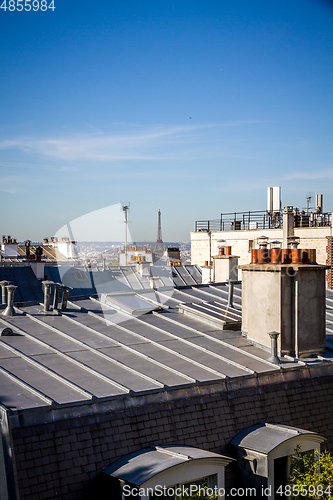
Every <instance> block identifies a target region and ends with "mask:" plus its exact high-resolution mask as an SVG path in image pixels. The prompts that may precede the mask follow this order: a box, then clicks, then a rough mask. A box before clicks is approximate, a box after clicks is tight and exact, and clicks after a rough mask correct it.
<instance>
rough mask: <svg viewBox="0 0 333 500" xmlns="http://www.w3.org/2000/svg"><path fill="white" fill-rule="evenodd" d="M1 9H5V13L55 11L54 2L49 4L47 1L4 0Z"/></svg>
mask: <svg viewBox="0 0 333 500" xmlns="http://www.w3.org/2000/svg"><path fill="white" fill-rule="evenodd" d="M0 1H1V0H0ZM0 9H3V10H4V11H5V12H6V10H9V11H14V10H18V11H19V12H20V11H22V10H26V11H29V10H34V11H35V12H36V11H37V10H41V11H43V12H45V11H46V10H48V9H51V10H53V12H54V9H55V5H54V0H52V1H51V2H50V3H48V2H47V0H41V1H39V0H3V2H2V4H1V5H0Z"/></svg>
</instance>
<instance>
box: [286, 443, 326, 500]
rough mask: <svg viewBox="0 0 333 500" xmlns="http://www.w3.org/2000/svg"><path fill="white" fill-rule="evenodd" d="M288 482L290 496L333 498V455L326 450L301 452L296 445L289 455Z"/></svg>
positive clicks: (319, 498) (316, 498) (310, 498)
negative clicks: (293, 453)
mask: <svg viewBox="0 0 333 500" xmlns="http://www.w3.org/2000/svg"><path fill="white" fill-rule="evenodd" d="M288 482H289V485H290V487H291V495H290V498H297V499H298V500H300V499H302V498H303V499H309V500H322V499H327V500H333V457H332V456H331V455H330V453H329V452H328V451H323V452H322V453H319V452H313V451H310V452H309V451H307V452H302V450H301V448H300V446H298V447H297V448H296V450H295V455H293V456H292V457H291V463H290V474H289V481H288Z"/></svg>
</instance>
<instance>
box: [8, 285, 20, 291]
mask: <svg viewBox="0 0 333 500" xmlns="http://www.w3.org/2000/svg"><path fill="white" fill-rule="evenodd" d="M6 288H7V289H8V290H16V288H18V286H16V285H6Z"/></svg>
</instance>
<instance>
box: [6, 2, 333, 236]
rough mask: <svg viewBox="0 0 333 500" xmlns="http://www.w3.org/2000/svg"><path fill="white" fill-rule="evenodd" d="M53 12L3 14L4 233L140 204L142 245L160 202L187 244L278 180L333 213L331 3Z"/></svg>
mask: <svg viewBox="0 0 333 500" xmlns="http://www.w3.org/2000/svg"><path fill="white" fill-rule="evenodd" d="M1 1H3V0H1ZM48 3H50V2H49V0H48ZM54 3H55V7H56V8H55V10H54V11H52V10H50V9H49V10H48V11H47V12H41V11H40V10H39V11H36V12H33V11H30V12H24V11H23V12H18V11H16V10H15V11H13V12H9V10H7V11H4V10H3V9H0V38H1V51H0V83H1V94H0V171H1V183H0V195H1V229H2V234H7V233H8V234H11V235H12V236H13V237H17V238H18V239H21V240H22V239H26V238H29V239H32V240H40V239H42V238H43V237H46V236H52V235H53V234H55V233H56V232H57V231H58V230H59V228H61V227H62V226H63V225H65V224H66V223H68V222H69V221H71V220H73V219H76V218H78V217H81V216H83V215H84V214H86V213H88V212H92V211H98V210H100V209H102V208H103V207H107V206H111V205H114V204H116V203H119V202H121V201H130V203H131V213H130V216H129V218H130V220H131V221H132V222H131V224H130V231H131V235H132V238H133V239H134V240H143V239H145V240H154V239H156V232H157V211H158V209H159V208H161V212H162V234H163V238H164V239H165V240H174V241H176V240H179V241H189V233H190V231H192V230H193V228H194V221H195V220H203V219H214V218H218V217H219V214H220V213H221V212H229V211H235V210H238V211H241V210H262V209H265V208H266V188H267V186H276V185H278V186H281V188H282V203H283V205H294V206H298V207H304V205H305V196H306V194H307V193H308V192H312V193H313V194H316V193H322V194H324V210H327V211H331V210H333V190H332V187H333V168H332V167H333V159H332V158H333V157H332V153H333V139H332V131H333V126H332V125H333V91H332V89H333V55H332V54H333V50H332V49H333V6H332V3H331V2H328V1H324V0H294V1H292V0H278V1H277V0H270V1H267V0H265V1H264V0H262V1H255V0H254V1H249V0H244V1H241V0H216V1H215V0H210V1H206V2H204V1H196V0H194V1H187V0H186V1H185V0H178V1H177V0H173V1H171V0H163V1H162V0H161V1H159V0H154V1H151V0H146V1H143V2H138V1H137V0H135V1H126V0H122V1H114V0H99V1H98V2H91V1H89V2H88V1H86V0H81V1H78V0H70V2H69V1H68V0H67V1H66V0H55V2H54ZM7 4H8V0H7ZM119 220H121V215H120V216H119Z"/></svg>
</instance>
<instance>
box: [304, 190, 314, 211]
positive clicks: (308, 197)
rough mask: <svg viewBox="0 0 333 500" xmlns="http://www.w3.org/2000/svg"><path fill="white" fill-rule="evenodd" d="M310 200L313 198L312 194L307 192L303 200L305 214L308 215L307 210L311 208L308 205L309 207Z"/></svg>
mask: <svg viewBox="0 0 333 500" xmlns="http://www.w3.org/2000/svg"><path fill="white" fill-rule="evenodd" d="M312 198H313V193H310V192H307V193H306V196H305V199H306V213H307V214H308V213H309V210H310V208H311V206H310V205H311V201H312Z"/></svg>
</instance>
